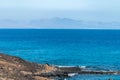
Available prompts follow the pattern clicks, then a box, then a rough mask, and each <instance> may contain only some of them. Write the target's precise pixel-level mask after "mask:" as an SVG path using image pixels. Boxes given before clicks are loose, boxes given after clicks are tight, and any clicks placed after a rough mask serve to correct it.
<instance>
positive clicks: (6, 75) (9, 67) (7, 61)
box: [0, 54, 56, 80]
mask: <svg viewBox="0 0 120 80" xmlns="http://www.w3.org/2000/svg"><path fill="white" fill-rule="evenodd" d="M55 70H56V68H55V67H53V66H48V65H47V64H46V65H40V64H36V63H31V62H28V61H25V60H23V59H21V58H19V57H15V56H9V55H5V54H0V80H50V78H49V79H48V78H47V77H41V76H37V75H40V74H43V73H49V72H54V71H55Z"/></svg>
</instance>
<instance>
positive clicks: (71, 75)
mask: <svg viewBox="0 0 120 80" xmlns="http://www.w3.org/2000/svg"><path fill="white" fill-rule="evenodd" d="M75 75H78V73H69V74H68V76H70V77H73V76H75Z"/></svg>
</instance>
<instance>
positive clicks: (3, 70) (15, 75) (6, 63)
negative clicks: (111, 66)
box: [0, 54, 120, 80]
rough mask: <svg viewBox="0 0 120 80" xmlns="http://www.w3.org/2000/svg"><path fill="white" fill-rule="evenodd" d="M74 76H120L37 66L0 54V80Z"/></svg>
mask: <svg viewBox="0 0 120 80" xmlns="http://www.w3.org/2000/svg"><path fill="white" fill-rule="evenodd" d="M74 74H120V72H119V71H118V72H116V71H91V70H86V69H85V68H84V69H83V68H82V67H79V66H77V67H58V66H52V65H49V64H44V65H42V64H37V63H31V62H28V61H25V60H23V59H21V58H19V57H15V56H10V55H6V54H0V80H58V79H60V80H63V79H64V78H67V77H71V76H73V75H74Z"/></svg>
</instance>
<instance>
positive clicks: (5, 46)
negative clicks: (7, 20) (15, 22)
mask: <svg viewBox="0 0 120 80" xmlns="http://www.w3.org/2000/svg"><path fill="white" fill-rule="evenodd" d="M0 52H1V53H6V54H9V55H14V56H19V57H21V58H23V59H25V60H28V61H32V62H37V63H42V64H45V63H49V64H52V65H60V66H89V67H91V68H94V69H96V70H120V30H75V29H74V30H72V29H69V30H64V29H58V30H56V29H1V30H0ZM108 78H113V79H115V80H120V76H119V75H78V76H75V77H72V78H69V79H68V80H106V79H108Z"/></svg>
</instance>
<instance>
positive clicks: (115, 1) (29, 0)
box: [0, 0, 120, 21]
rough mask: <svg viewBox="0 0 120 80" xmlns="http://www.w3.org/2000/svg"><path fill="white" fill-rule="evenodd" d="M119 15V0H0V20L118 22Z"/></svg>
mask: <svg viewBox="0 0 120 80" xmlns="http://www.w3.org/2000/svg"><path fill="white" fill-rule="evenodd" d="M119 15H120V0H0V19H28V20H29V19H39V18H40V19H41V18H52V17H65V18H72V19H78V20H88V21H89V20H95V21H96V20H99V21H118V20H120V17H119Z"/></svg>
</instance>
